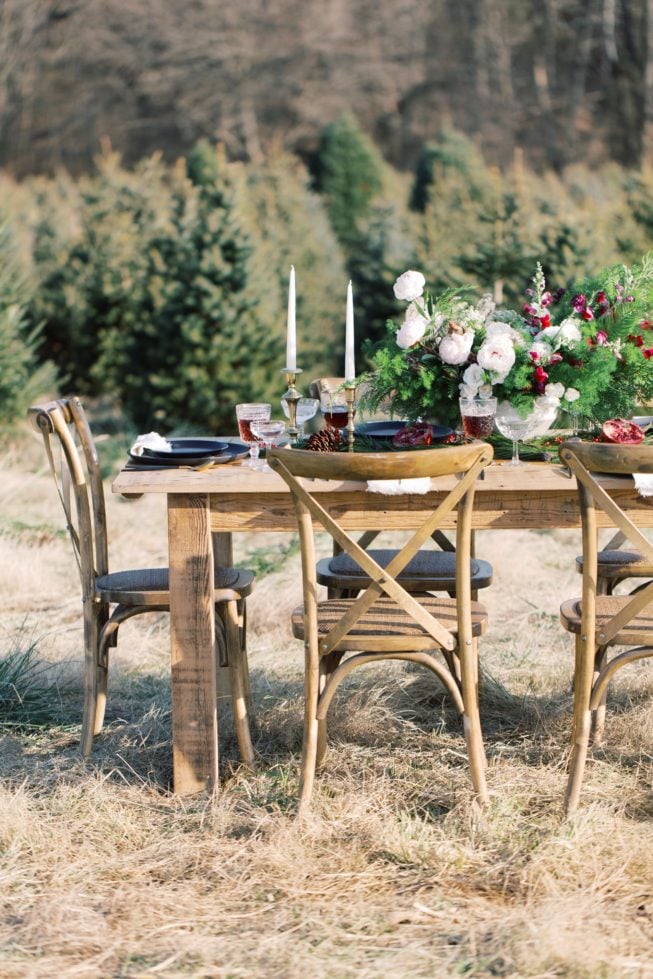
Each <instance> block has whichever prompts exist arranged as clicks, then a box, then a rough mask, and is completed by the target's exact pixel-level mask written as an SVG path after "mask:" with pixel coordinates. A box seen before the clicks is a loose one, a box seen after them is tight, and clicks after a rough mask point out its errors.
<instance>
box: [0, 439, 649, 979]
mask: <svg viewBox="0 0 653 979" xmlns="http://www.w3.org/2000/svg"><path fill="white" fill-rule="evenodd" d="M100 449H101V451H102V446H100ZM108 505H109V519H110V534H111V543H112V551H111V557H112V566H113V568H114V569H117V568H118V567H119V566H120V565H121V564H123V565H125V566H127V565H129V564H133V565H137V564H142V565H143V566H146V565H148V564H151V563H152V562H163V561H165V554H166V528H165V514H164V506H163V501H162V500H159V499H154V498H149V499H141V500H139V501H131V502H127V501H124V500H121V499H118V498H116V497H112V496H111V494H108ZM62 530H63V523H62V517H61V513H60V510H59V501H58V499H57V497H56V494H55V491H54V487H53V486H52V484H51V482H50V477H49V474H48V473H47V471H46V467H45V460H44V458H43V457H42V455H41V449H40V446H39V444H38V443H37V441H36V439H31V438H30V436H29V434H25V435H24V436H22V437H20V438H19V439H18V440H17V441H16V442H14V443H12V444H11V445H9V446H5V449H4V451H3V455H2V461H1V462H0V654H1V655H2V656H3V657H6V656H7V655H8V654H9V653H10V652H11V651H12V650H14V651H16V650H17V649H25V648H27V647H28V646H30V645H33V646H34V654H35V656H36V657H37V659H38V660H39V662H41V663H42V664H44V665H42V666H40V667H39V666H38V665H37V666H36V670H37V674H36V676H35V678H34V681H33V692H35V693H36V694H38V692H39V691H40V692H41V694H42V693H43V692H44V691H45V693H46V695H47V696H46V697H45V698H44V697H42V696H41V697H40V699H39V697H38V696H36V695H35V706H34V708H33V716H32V723H31V724H26V723H25V721H24V720H23V722H21V723H20V724H19V725H18V726H16V723H17V722H16V720H15V715H14V714H13V713H11V712H9V711H8V712H7V714H6V716H5V715H4V714H3V716H2V718H1V720H2V729H1V730H0V741H1V747H2V751H1V754H0V758H1V764H2V779H1V780H0V850H1V854H2V857H1V860H2V862H1V866H0V874H1V881H2V887H1V896H0V902H1V905H2V914H1V918H0V976H2V977H4V979H25V977H62V976H65V977H68V976H70V977H79V979H86V977H96V976H107V977H109V976H111V977H133V979H136V977H143V979H144V977H150V976H151V977H166V979H176V977H225V979H226V977H234V979H236V977H251V976H253V977H259V976H260V977H266V979H267V977H279V979H282V977H283V979H296V977H297V979H299V977H301V979H305V977H306V976H309V975H310V976H319V977H336V979H340V977H342V979H345V977H347V979H348V977H352V979H353V977H357V979H371V977H378V976H393V977H402V979H417V977H436V979H439V977H449V976H469V977H477V976H504V977H526V976H529V977H557V976H569V977H574V979H585V977H587V979H589V977H592V979H595V977H605V979H615V977H638V979H639V977H641V979H647V977H653V789H652V779H653V707H652V704H653V666H651V665H650V664H649V665H648V666H647V665H646V664H645V663H644V664H641V665H639V666H635V667H634V668H632V669H630V670H625V671H623V673H622V674H621V679H620V680H619V681H618V684H617V685H616V688H615V689H614V691H613V692H612V696H611V701H610V710H609V716H608V724H607V731H606V734H607V740H606V746H605V747H604V748H603V749H602V750H600V751H597V752H596V753H595V756H594V758H593V760H591V762H590V764H589V766H588V773H587V776H586V780H585V785H584V791H583V795H582V800H581V808H580V810H579V812H578V814H577V815H576V816H575V817H574V818H573V819H572V820H570V821H568V822H564V821H563V819H562V816H561V801H562V795H563V789H564V784H565V761H566V753H567V743H568V738H569V727H570V709H571V695H570V677H571V662H572V659H571V653H570V646H571V641H570V639H569V637H568V636H567V635H566V634H565V633H564V632H563V631H562V629H561V628H560V626H559V624H558V606H559V603H560V600H561V599H562V598H563V597H565V596H568V595H570V594H571V593H575V592H576V589H577V588H578V585H579V579H578V578H577V576H576V574H575V571H574V567H573V558H574V556H575V554H576V553H577V550H578V539H577V536H576V535H575V534H574V533H569V532H565V533H562V532H559V533H536V532H528V533H527V532H514V533H513V532H511V533H508V532H491V533H486V534H484V535H481V536H480V538H479V552H480V553H481V555H482V556H483V557H486V558H488V559H489V560H490V561H492V563H493V564H494V568H495V583H494V585H493V587H492V588H491V589H489V590H488V591H486V592H485V593H484V595H483V599H484V601H485V602H486V604H487V605H488V607H489V611H490V631H489V634H488V636H487V637H486V639H485V641H484V642H483V644H482V647H481V654H482V663H483V691H482V718H483V723H484V731H485V737H486V747H487V751H488V756H489V785H490V791H491V795H492V801H491V804H490V805H489V807H487V808H486V810H484V811H479V810H478V809H477V808H476V807H475V806H474V804H473V801H472V794H471V790H470V782H469V778H468V773H467V766H466V758H465V751H464V742H463V739H462V736H461V731H460V728H459V724H458V722H457V719H456V717H455V715H454V713H453V711H452V710H451V709H450V708H449V706H448V704H447V703H446V701H445V700H444V698H443V694H442V691H441V690H440V689H439V688H438V686H437V683H436V681H435V678H433V677H432V676H431V675H430V674H427V673H426V672H418V671H417V670H415V669H411V668H408V667H402V666H398V665H388V666H387V667H386V668H381V669H376V670H368V671H365V670H361V671H359V672H358V674H354V677H353V678H352V679H350V680H349V681H348V683H346V684H345V685H344V686H343V688H342V690H341V692H340V693H339V696H338V698H337V701H336V703H335V706H334V710H333V716H332V721H331V746H332V747H331V750H330V752H329V756H328V764H327V767H326V770H325V771H324V773H323V774H322V775H320V777H319V778H318V780H317V783H316V790H315V794H314V804H313V810H312V814H311V816H310V817H309V818H308V819H307V820H306V821H304V822H301V823H300V822H298V821H297V820H296V819H295V818H294V814H295V797H296V790H297V777H298V759H299V751H300V742H301V689H302V649H301V645H300V644H299V643H298V642H296V641H295V640H293V639H292V637H291V635H290V629H289V612H290V610H291V608H292V607H293V606H294V605H295V604H297V602H298V601H299V585H300V576H299V565H298V556H297V553H296V549H295V547H294V545H293V541H292V539H291V538H290V537H288V536H282V535H278V536H274V535H269V537H265V538H262V537H260V536H259V537H256V538H254V537H252V538H251V539H247V538H242V539H239V540H237V541H236V560H237V562H238V563H240V564H241V565H242V566H244V567H253V568H255V569H256V570H257V571H258V578H257V586H256V588H255V591H254V594H253V595H252V597H251V599H249V630H248V638H249V649H250V664H251V669H252V679H253V689H254V697H255V703H256V710H257V729H256V732H255V741H256V747H257V751H258V754H259V766H258V770H257V772H256V773H250V772H247V771H243V770H241V769H240V768H239V767H238V765H237V764H236V763H235V759H236V749H235V741H234V738H233V736H232V731H231V727H230V719H229V716H228V712H226V713H225V715H224V717H222V718H221V720H222V721H223V724H222V730H223V731H224V737H223V738H222V741H221V768H222V781H221V791H220V793H219V794H218V795H216V797H215V798H197V799H184V800H180V799H176V798H174V797H173V796H172V795H171V794H170V777H171V755H170V692H169V685H168V672H169V671H168V655H169V654H168V632H167V618H166V616H160V615H153V616H151V617H150V616H142V617H139V619H137V620H135V621H133V622H130V623H127V624H126V625H125V626H123V628H122V631H121V641H120V644H119V647H118V650H117V652H116V654H115V655H114V658H113V662H112V674H111V680H110V699H109V707H108V714H107V719H108V723H107V727H106V729H105V732H104V733H103V734H102V735H101V736H100V737H99V738H98V739H97V745H96V748H95V750H94V753H93V756H92V760H91V762H90V764H88V765H84V764H83V763H82V762H81V760H80V758H79V756H78V752H77V739H78V735H79V721H80V707H81V700H80V693H79V688H80V683H79V680H80V675H81V660H82V635H81V615H80V602H79V593H78V588H77V585H76V579H75V577H74V576H75V573H76V572H75V566H74V563H73V558H72V552H71V550H70V547H69V544H68V541H67V539H66V538H65V536H64V535H63V533H62ZM38 670H41V672H38ZM16 716H17V717H18V719H19V720H20V717H21V713H20V711H18V714H17V715H16ZM25 716H27V718H28V720H29V712H27V714H24V715H23V717H25Z"/></svg>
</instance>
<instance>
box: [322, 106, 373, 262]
mask: <svg viewBox="0 0 653 979" xmlns="http://www.w3.org/2000/svg"><path fill="white" fill-rule="evenodd" d="M383 168H384V162H383V158H382V157H381V154H380V153H379V151H378V150H377V149H376V147H375V146H374V144H373V143H372V141H371V140H370V139H369V137H367V136H366V135H365V134H364V133H363V132H362V130H361V129H360V127H359V125H358V123H357V122H356V119H355V118H354V117H353V115H351V113H344V114H343V115H341V116H340V117H339V118H338V119H336V120H335V122H332V123H330V125H328V126H326V127H325V129H324V130H323V132H322V138H321V140H320V147H319V151H318V155H317V160H316V187H317V189H318V191H319V192H320V193H321V194H322V196H323V197H324V200H325V204H326V208H327V212H328V215H329V218H330V220H331V224H332V226H333V230H334V231H335V233H336V235H337V236H338V239H339V241H340V242H341V243H342V244H343V246H344V247H345V248H346V249H347V250H349V247H350V246H351V245H352V243H353V241H354V240H355V239H356V234H357V231H358V226H359V224H360V221H361V220H362V219H363V218H365V217H366V215H367V214H368V213H369V210H370V205H371V203H372V201H373V199H374V197H375V196H376V194H377V193H378V192H379V191H380V190H381V186H382V177H383Z"/></svg>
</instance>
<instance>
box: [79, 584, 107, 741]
mask: <svg viewBox="0 0 653 979" xmlns="http://www.w3.org/2000/svg"><path fill="white" fill-rule="evenodd" d="M105 614H106V609H105V608H104V607H103V606H100V605H97V604H95V603H93V602H91V601H86V602H84V708H83V715H82V733H81V738H80V748H81V752H82V755H83V757H84V758H88V757H89V755H90V754H91V750H92V748H93V734H94V733H95V726H96V718H97V710H98V664H99V646H100V622H101V618H102V616H103V615H105Z"/></svg>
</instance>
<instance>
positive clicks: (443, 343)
mask: <svg viewBox="0 0 653 979" xmlns="http://www.w3.org/2000/svg"><path fill="white" fill-rule="evenodd" d="M473 342H474V333H473V331H472V330H468V331H467V333H447V335H446V336H445V337H443V338H442V339H441V340H440V346H439V347H438V354H439V355H440V360H442V361H443V362H444V363H445V364H464V363H465V361H466V360H467V358H468V357H469V352H470V350H471V349H472V343H473Z"/></svg>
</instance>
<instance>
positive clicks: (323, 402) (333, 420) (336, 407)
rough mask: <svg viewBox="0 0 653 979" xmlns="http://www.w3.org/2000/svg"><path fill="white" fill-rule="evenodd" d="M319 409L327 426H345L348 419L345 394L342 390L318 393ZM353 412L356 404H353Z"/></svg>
mask: <svg viewBox="0 0 653 979" xmlns="http://www.w3.org/2000/svg"><path fill="white" fill-rule="evenodd" d="M320 410H321V412H322V417H323V418H324V421H325V422H326V425H327V428H340V429H342V428H346V427H347V422H348V420H349V410H348V405H347V395H346V394H345V392H344V391H323V392H322V394H321V395H320ZM354 414H356V406H355V405H354Z"/></svg>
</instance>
